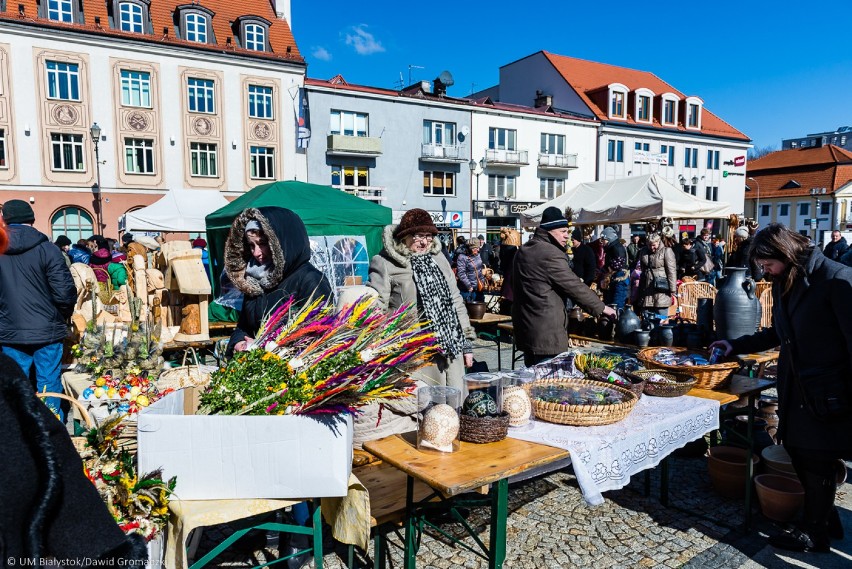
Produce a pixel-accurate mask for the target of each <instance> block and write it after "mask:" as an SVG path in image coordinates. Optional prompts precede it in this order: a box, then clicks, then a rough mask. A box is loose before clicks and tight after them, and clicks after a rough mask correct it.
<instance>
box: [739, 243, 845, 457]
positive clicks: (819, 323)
mask: <svg viewBox="0 0 852 569" xmlns="http://www.w3.org/2000/svg"><path fill="white" fill-rule="evenodd" d="M805 271H806V274H805V276H804V277H803V278H800V279H799V280H798V281H797V282H796V283H795V285H794V286H793V288H792V289H791V290H790V292H789V293H788V294H787V295H786V296H783V297H782V296H780V291H779V286H778V283H775V284H773V286H772V298H773V306H772V327H771V328H766V329H764V330H761V331H760V332H758V333H756V334H753V335H751V336H743V337H742V338H737V339H736V340H733V341H731V345H732V347H733V349H734V353H738V354H747V353H752V352H757V351H761V350H768V349H770V348H774V347H776V346H779V345H780V346H781V353H780V356H779V359H778V417H779V425H778V436H779V437H780V438H781V439H782V440H783V441H784V443H785V444H787V445H790V446H793V447H801V448H807V449H814V450H826V451H838V452H839V454H840V455H841V456H845V457H847V458H852V414H850V415H849V416H847V417H844V418H842V419H838V420H834V421H822V420H819V419H817V418H815V417H814V416H813V415H812V414H811V413H810V411H809V410H808V409H807V407H806V406H805V404H804V402H803V398H802V395H801V392H800V390H799V386H798V384H797V383H796V382H795V380H794V378H793V369H795V370H796V371H797V372H798V374H799V377H800V379H801V381H803V382H805V381H807V378H808V377H813V376H814V375H816V374H824V373H830V374H832V375H836V377H837V381H838V382H846V383H847V393H849V394H852V302H850V299H852V268H849V267H847V266H845V265H841V264H840V263H836V262H834V261H831V260H829V259H826V258H825V256H824V255H823V254H822V252H821V251H820V250H819V248H818V247H813V249H812V252H811V254H810V258H809V260H808V263H807V266H806V267H805Z"/></svg>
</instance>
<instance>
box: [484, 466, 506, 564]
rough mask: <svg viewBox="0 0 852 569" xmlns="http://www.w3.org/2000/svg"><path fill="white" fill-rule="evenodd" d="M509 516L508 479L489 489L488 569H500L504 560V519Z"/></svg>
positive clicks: (496, 483) (499, 481)
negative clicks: (489, 530) (489, 531)
mask: <svg viewBox="0 0 852 569" xmlns="http://www.w3.org/2000/svg"><path fill="white" fill-rule="evenodd" d="M508 515H509V479H508V478H504V479H502V480H498V481H497V482H495V483H494V485H493V486H492V489H491V534H490V537H491V541H490V543H489V546H490V547H489V551H488V569H500V568H501V567H503V562H504V561H505V560H506V518H507V517H508Z"/></svg>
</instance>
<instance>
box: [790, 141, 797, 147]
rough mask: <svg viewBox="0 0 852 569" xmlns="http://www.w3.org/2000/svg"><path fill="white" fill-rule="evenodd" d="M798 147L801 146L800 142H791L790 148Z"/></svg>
mask: <svg viewBox="0 0 852 569" xmlns="http://www.w3.org/2000/svg"><path fill="white" fill-rule="evenodd" d="M797 146H799V143H798V142H796V141H795V140H791V141H790V148H796V147H797Z"/></svg>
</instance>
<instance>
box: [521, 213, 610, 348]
mask: <svg viewBox="0 0 852 569" xmlns="http://www.w3.org/2000/svg"><path fill="white" fill-rule="evenodd" d="M512 279H513V288H514V296H515V299H514V302H513V303H512V322H513V324H514V332H515V343H516V344H517V346H518V349H519V350H521V351H523V352H524V353H527V354H537V355H556V354H559V353H561V352H564V351H566V350H568V331H567V330H568V312H567V311H566V310H565V300H566V299H568V298H570V299H571V300H572V301H573V302H574V303H576V304H579V305H580V306H582V307H583V309H585V310H586V312H589V313H591V314H592V315H593V316H595V317H597V316H600V315H601V313H603V310H604V308H605V305H604V303H603V302H602V301H601V300H600V299H599V298H598V296H597V295H596V294H595V293H594V292H592V290H591V289H590V288H589V287H587V286H586V285H585V284H583V281H581V280H580V278H579V277H578V276H577V275H576V274H574V271H572V270H571V266H570V265H569V264H568V255H566V254H565V251H563V250H562V249H561V248H560V247H559V245H558V244H557V243H556V242H555V241H554V240H553V239H552V238H551V237H550V234H549V233H548V232H547V230H545V229H541V228H538V229H536V230H535V235H533V237H532V239H530V240H529V241H528V242H527V243H525V244H524V245H523V247H521V248H520V249H518V253H517V254H516V255H515V262H514V268H513V274H512Z"/></svg>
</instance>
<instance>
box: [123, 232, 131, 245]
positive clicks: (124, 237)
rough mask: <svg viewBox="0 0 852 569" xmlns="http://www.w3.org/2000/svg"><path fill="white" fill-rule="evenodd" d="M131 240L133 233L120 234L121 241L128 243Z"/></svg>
mask: <svg viewBox="0 0 852 569" xmlns="http://www.w3.org/2000/svg"><path fill="white" fill-rule="evenodd" d="M131 241H133V234H132V233H125V234H124V235H122V236H121V242H122V243H124V244H127V243H130V242H131Z"/></svg>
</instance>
